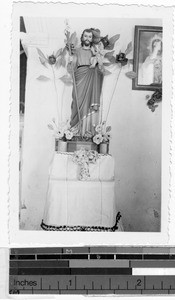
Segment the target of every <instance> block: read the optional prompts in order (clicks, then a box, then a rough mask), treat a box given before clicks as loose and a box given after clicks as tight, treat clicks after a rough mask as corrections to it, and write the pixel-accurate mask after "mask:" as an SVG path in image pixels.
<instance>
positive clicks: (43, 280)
mask: <svg viewBox="0 0 175 300" xmlns="http://www.w3.org/2000/svg"><path fill="white" fill-rule="evenodd" d="M152 272H153V274H152ZM165 273H166V275H165ZM9 293H10V294H77V295H78V294H79V295H81V294H82V295H83V294H86V295H87V294H89V295H96V294H99V295H103V294H131V295H132V294H175V248H168V247H104V246H103V247H70V248H56V247H54V248H13V249H10V257H9Z"/></svg>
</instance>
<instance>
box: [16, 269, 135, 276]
mask: <svg viewBox="0 0 175 300" xmlns="http://www.w3.org/2000/svg"><path fill="white" fill-rule="evenodd" d="M10 275H132V268H10Z"/></svg>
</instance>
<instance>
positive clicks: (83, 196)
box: [43, 153, 117, 227]
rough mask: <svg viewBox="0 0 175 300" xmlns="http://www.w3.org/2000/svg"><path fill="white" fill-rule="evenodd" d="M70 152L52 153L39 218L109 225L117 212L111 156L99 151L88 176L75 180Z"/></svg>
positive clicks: (58, 222)
mask: <svg viewBox="0 0 175 300" xmlns="http://www.w3.org/2000/svg"><path fill="white" fill-rule="evenodd" d="M77 172H78V166H77V164H76V163H74V162H73V161H72V154H61V153H55V155H54V158H53V161H52V163H51V167H50V176H49V186H48V193H47V199H46V204H45V213H44V218H43V222H44V223H45V224H46V225H52V226H64V225H66V226H79V225H80V226H104V227H112V226H114V224H115V219H116V215H117V207H116V198H115V192H114V184H115V183H114V160H113V158H112V157H111V156H110V155H100V158H99V159H98V160H97V163H96V164H90V179H89V180H87V181H80V180H77Z"/></svg>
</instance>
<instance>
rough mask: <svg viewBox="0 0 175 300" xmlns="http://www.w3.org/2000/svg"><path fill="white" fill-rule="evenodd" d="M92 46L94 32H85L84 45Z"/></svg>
mask: <svg viewBox="0 0 175 300" xmlns="http://www.w3.org/2000/svg"><path fill="white" fill-rule="evenodd" d="M91 44H92V32H87V31H85V32H84V33H83V37H82V45H85V46H91Z"/></svg>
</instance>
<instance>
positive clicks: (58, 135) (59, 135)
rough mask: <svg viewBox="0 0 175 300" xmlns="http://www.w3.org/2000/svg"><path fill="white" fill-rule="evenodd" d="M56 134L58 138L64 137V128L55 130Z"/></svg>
mask: <svg viewBox="0 0 175 300" xmlns="http://www.w3.org/2000/svg"><path fill="white" fill-rule="evenodd" d="M55 136H56V137H57V138H59V139H62V138H63V136H64V131H63V129H61V128H60V129H58V130H57V131H56V132H55Z"/></svg>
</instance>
